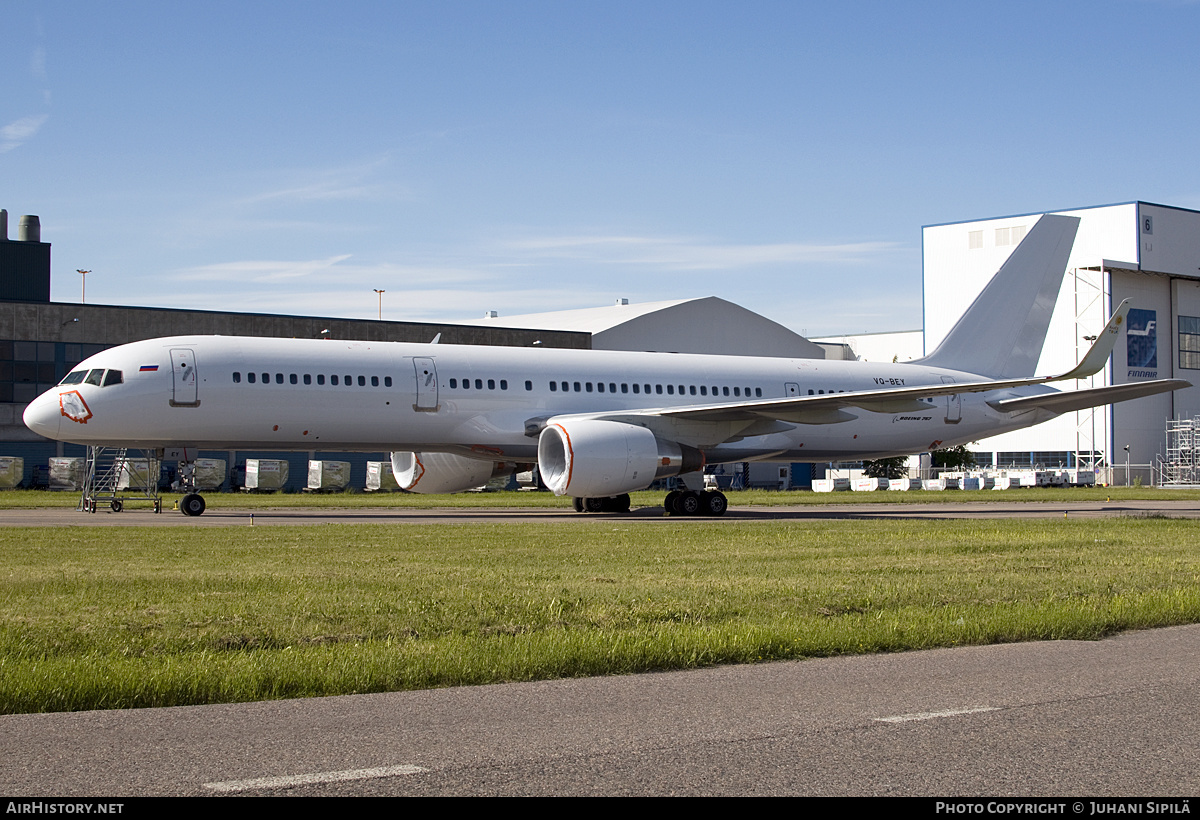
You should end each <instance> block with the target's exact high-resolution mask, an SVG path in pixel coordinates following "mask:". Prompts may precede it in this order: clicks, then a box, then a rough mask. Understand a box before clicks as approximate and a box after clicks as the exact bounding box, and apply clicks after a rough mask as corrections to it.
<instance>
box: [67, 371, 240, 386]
mask: <svg viewBox="0 0 1200 820" xmlns="http://www.w3.org/2000/svg"><path fill="white" fill-rule="evenodd" d="M72 375H74V374H72ZM68 378H69V377H68ZM66 383H67V380H66V379H63V384H66ZM233 383H234V384H241V383H242V374H241V373H239V372H237V371H236V370H235V371H233Z"/></svg>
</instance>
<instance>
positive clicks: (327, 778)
mask: <svg viewBox="0 0 1200 820" xmlns="http://www.w3.org/2000/svg"><path fill="white" fill-rule="evenodd" d="M427 771H429V770H428V769H425V768H422V767H420V766H381V767H379V768H375V769H347V770H345V771H341V772H314V773H312V774H291V775H284V776H283V777H256V778H254V779H253V780H223V781H221V782H219V783H205V784H204V788H206V789H211V790H212V791H215V792H245V791H250V790H252V789H278V788H282V787H286V786H308V785H312V784H313V783H337V782H339V781H343V780H370V779H372V778H375V777H394V776H396V775H398V774H420V773H421V772H427Z"/></svg>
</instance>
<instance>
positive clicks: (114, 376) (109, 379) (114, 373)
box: [104, 370, 125, 387]
mask: <svg viewBox="0 0 1200 820" xmlns="http://www.w3.org/2000/svg"><path fill="white" fill-rule="evenodd" d="M124 381H125V377H124V376H123V375H122V374H121V371H120V370H106V371H105V372H104V386H105V387H108V386H109V385H110V384H121V383H122V382H124Z"/></svg>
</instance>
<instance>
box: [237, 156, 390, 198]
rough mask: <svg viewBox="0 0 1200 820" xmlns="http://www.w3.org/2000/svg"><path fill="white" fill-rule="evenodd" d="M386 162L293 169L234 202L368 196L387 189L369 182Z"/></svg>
mask: <svg viewBox="0 0 1200 820" xmlns="http://www.w3.org/2000/svg"><path fill="white" fill-rule="evenodd" d="M386 163H387V160H386V159H378V160H374V161H372V162H367V163H364V164H361V165H352V166H348V167H342V168H327V169H316V170H314V169H306V170H301V171H293V172H291V173H290V174H289V176H290V179H287V180H285V181H283V182H282V183H281V184H279V185H277V186H274V187H272V188H271V189H269V190H265V191H261V192H259V193H257V194H251V195H250V196H247V197H243V198H242V199H240V200H238V202H237V203H236V204H238V205H260V204H276V203H283V204H292V203H309V202H326V201H339V200H340V201H345V200H361V199H370V198H373V197H377V196H380V195H382V194H384V193H386V192H388V190H389V189H388V188H387V187H386V186H384V185H383V184H382V183H379V182H372V181H369V180H370V179H371V178H372V177H373V176H375V175H376V174H377V173H378V171H379V169H380V168H381V167H383V166H384V165H385V164H386Z"/></svg>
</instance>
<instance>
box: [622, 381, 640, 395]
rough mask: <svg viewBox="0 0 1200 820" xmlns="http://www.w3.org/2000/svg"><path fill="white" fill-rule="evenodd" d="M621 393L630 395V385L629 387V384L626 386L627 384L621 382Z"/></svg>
mask: <svg viewBox="0 0 1200 820" xmlns="http://www.w3.org/2000/svg"><path fill="white" fill-rule="evenodd" d="M634 387H637V385H636V384H635V385H634ZM621 392H622V393H628V392H629V385H628V384H626V383H625V382H621Z"/></svg>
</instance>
